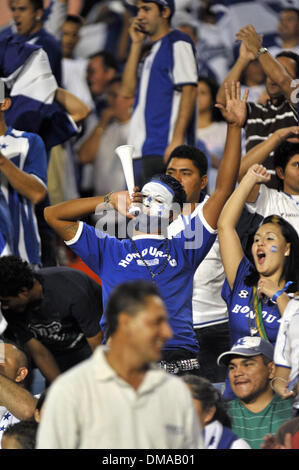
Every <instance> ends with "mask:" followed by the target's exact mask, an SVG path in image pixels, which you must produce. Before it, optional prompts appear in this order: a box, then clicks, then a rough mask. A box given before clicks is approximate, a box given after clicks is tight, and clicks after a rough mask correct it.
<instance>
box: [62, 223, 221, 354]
mask: <svg viewBox="0 0 299 470" xmlns="http://www.w3.org/2000/svg"><path fill="white" fill-rule="evenodd" d="M202 220H203V222H202ZM195 221H196V222H195ZM194 222H195V224H194V225H193V226H192V227H191V226H190V227H191V228H192V231H193V233H194V231H195V230H196V235H197V236H198V235H199V237H198V238H197V241H196V242H195V244H194V245H193V242H191V243H190V248H189V245H188V243H189V241H190V240H191V237H190V236H189V234H188V233H187V231H186V230H185V231H183V232H181V233H180V236H177V237H176V238H173V239H170V240H169V244H168V251H169V259H168V262H166V267H165V269H164V270H163V272H162V273H161V274H158V275H157V276H156V277H155V283H156V284H157V286H158V288H159V291H160V295H161V297H162V299H163V300H164V302H165V305H166V308H167V310H168V314H169V322H170V326H171V328H172V330H173V338H172V339H170V340H169V341H168V342H167V344H166V345H165V349H172V350H178V349H187V350H189V351H191V352H193V353H195V354H196V353H197V352H198V344H197V341H196V337H195V334H194V331H193V321H192V292H193V275H194V272H195V270H196V268H197V266H198V265H199V264H200V263H201V261H202V260H203V259H204V257H205V256H206V255H207V253H208V252H209V250H210V248H211V246H212V244H213V243H214V241H215V238H216V234H215V233H214V231H213V230H212V229H210V228H209V227H208V226H207V223H206V222H205V221H204V219H200V218H199V217H196V218H194V219H193V220H192V223H194ZM189 233H190V232H189ZM134 241H135V243H136V247H137V248H138V251H139V252H140V253H141V255H142V258H143V259H144V260H145V261H146V263H147V265H148V266H150V269H151V270H152V271H153V272H154V273H158V272H159V271H160V270H161V269H162V268H163V267H164V263H165V261H166V260H167V257H168V254H167V252H166V240H165V238H163V237H161V236H159V235H151V236H150V235H143V236H137V237H134ZM66 243H67V245H69V246H70V248H71V249H72V250H73V251H74V252H75V253H77V254H78V255H79V256H80V257H81V258H82V260H83V261H84V262H85V263H86V264H87V265H88V266H89V267H90V268H91V269H92V270H93V271H94V272H95V273H96V274H98V276H99V277H100V279H101V281H102V293H103V306H104V308H105V304H106V302H107V299H108V296H109V294H110V292H111V291H112V289H114V288H115V286H116V285H118V284H120V283H122V282H126V281H130V280H136V279H144V280H148V281H151V280H152V276H151V273H150V270H149V269H148V267H147V266H145V264H144V262H143V259H141V257H140V255H139V254H138V253H137V252H136V250H135V248H134V246H133V244H132V241H131V240H130V239H125V240H122V241H120V240H118V239H117V238H115V237H110V236H109V235H107V234H105V233H103V232H100V231H98V230H96V229H95V228H94V227H90V226H89V225H86V224H83V223H82V222H81V223H80V227H79V229H78V232H77V235H76V237H75V238H74V239H73V240H71V241H69V242H66ZM191 245H192V246H191ZM195 245H196V246H197V247H195ZM101 326H102V329H103V330H104V331H105V329H106V319H105V313H104V315H103V316H102V320H101Z"/></svg>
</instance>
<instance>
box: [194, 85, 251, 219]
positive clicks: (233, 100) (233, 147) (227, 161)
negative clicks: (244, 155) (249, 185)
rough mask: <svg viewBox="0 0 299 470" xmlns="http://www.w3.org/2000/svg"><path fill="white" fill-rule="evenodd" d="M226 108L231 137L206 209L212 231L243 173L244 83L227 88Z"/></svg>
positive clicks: (228, 132) (223, 109)
mask: <svg viewBox="0 0 299 470" xmlns="http://www.w3.org/2000/svg"><path fill="white" fill-rule="evenodd" d="M225 93H226V108H224V107H222V106H221V105H218V107H219V106H220V107H221V109H222V113H223V114H224V116H225V118H226V121H227V123H228V124H227V136H226V142H225V148H224V153H223V157H222V160H221V163H220V166H219V169H218V175H217V180H216V188H215V191H214V193H213V194H212V195H211V197H210V198H209V199H208V200H207V202H206V203H205V205H204V206H203V215H204V217H205V219H206V221H207V222H208V224H209V225H210V226H211V227H212V228H216V227H217V222H218V217H219V215H220V213H221V211H222V208H223V206H224V204H225V203H226V201H227V199H228V198H229V196H230V195H231V193H232V192H233V190H234V188H235V185H236V182H237V176H238V173H239V166H240V159H241V128H242V123H243V119H244V116H245V114H246V99H247V96H248V90H247V91H246V93H245V94H244V97H243V99H242V100H241V98H240V83H239V82H238V83H235V82H232V83H231V86H230V87H229V86H228V84H226V85H225Z"/></svg>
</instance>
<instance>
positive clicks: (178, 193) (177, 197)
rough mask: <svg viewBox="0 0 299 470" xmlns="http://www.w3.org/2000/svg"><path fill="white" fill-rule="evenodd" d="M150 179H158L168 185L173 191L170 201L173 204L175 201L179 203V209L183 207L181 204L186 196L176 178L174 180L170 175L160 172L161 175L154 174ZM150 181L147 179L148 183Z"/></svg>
mask: <svg viewBox="0 0 299 470" xmlns="http://www.w3.org/2000/svg"><path fill="white" fill-rule="evenodd" d="M150 181H160V182H161V183H164V184H166V185H167V186H169V187H170V188H171V189H172V190H173V192H174V196H173V201H172V202H173V203H174V204H175V203H177V204H179V205H180V208H181V209H182V208H183V204H184V203H185V202H186V198H187V196H186V192H185V190H184V188H183V186H182V185H181V183H180V182H179V181H178V180H176V179H175V178H174V177H173V176H171V175H166V174H161V175H154V176H153V177H152V178H151V179H150ZM150 181H148V183H149V182H150Z"/></svg>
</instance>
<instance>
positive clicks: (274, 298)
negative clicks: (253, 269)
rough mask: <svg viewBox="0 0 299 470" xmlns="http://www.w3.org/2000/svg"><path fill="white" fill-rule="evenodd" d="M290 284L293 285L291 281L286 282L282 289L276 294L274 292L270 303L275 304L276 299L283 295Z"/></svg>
mask: <svg viewBox="0 0 299 470" xmlns="http://www.w3.org/2000/svg"><path fill="white" fill-rule="evenodd" d="M291 284H293V281H289V282H287V283H286V285H285V286H284V288H283V289H281V290H278V291H277V292H275V294H274V295H273V297H272V299H271V300H272V302H275V301H276V299H277V297H279V296H280V295H281V294H283V293H284V292H285V291H286V290H287V288H288V287H289V286H290V285H291Z"/></svg>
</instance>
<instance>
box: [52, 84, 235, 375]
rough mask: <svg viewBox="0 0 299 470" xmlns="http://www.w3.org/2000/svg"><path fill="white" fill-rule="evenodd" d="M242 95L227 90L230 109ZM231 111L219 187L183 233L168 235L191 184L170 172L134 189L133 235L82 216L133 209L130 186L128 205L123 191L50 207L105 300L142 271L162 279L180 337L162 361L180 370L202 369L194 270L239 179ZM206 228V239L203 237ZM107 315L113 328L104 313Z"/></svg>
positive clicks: (150, 277)
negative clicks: (109, 231) (114, 233)
mask: <svg viewBox="0 0 299 470" xmlns="http://www.w3.org/2000/svg"><path fill="white" fill-rule="evenodd" d="M237 95H238V93H237V92H236V90H235V89H233V90H232V97H231V95H230V93H228V96H230V99H229V100H228V108H227V109H229V107H230V106H231V107H232V108H234V107H235V105H236V102H238V106H237V108H238V109H239V106H240V97H239V96H237ZM242 106H244V103H242ZM242 106H241V107H242ZM227 112H228V111H227ZM228 115H230V114H229V112H228ZM229 119H231V120H230V121H229ZM229 119H228V121H229V122H230V124H229V125H228V137H227V139H228V140H227V147H226V152H225V154H224V156H223V159H222V162H221V166H220V169H219V172H218V180H217V186H216V190H215V192H214V194H212V196H211V197H210V198H209V199H208V201H207V202H206V203H205V204H204V205H203V206H202V210H199V211H198V214H197V216H196V217H194V218H193V219H190V223H189V225H187V227H186V228H185V230H183V231H181V232H180V233H179V235H177V236H176V237H174V238H172V239H170V240H168V238H164V236H163V234H164V232H166V230H167V226H168V225H169V222H170V221H171V220H172V212H173V211H175V212H179V211H180V210H181V207H182V204H183V203H184V201H185V191H184V190H183V188H182V186H181V184H180V183H179V182H178V181H177V180H176V179H175V178H172V177H171V176H169V175H160V176H158V177H154V178H153V179H152V180H151V181H150V182H149V183H147V184H146V185H145V186H144V187H143V188H142V193H138V192H137V193H136V192H135V194H134V196H133V202H141V201H142V204H141V214H140V216H139V217H137V218H136V220H133V222H132V224H131V228H132V229H133V233H132V232H129V237H132V238H128V239H125V240H123V241H120V240H118V239H116V238H114V237H108V236H107V235H106V234H104V233H103V231H100V230H99V227H98V228H97V229H95V228H94V227H90V226H88V225H87V224H86V223H85V224H84V223H83V222H82V221H80V222H78V219H80V218H82V217H84V216H85V215H87V214H90V213H92V212H94V211H95V209H96V208H97V207H98V206H99V205H100V204H103V203H106V204H107V203H109V202H110V204H111V205H112V207H113V208H114V209H118V210H119V211H121V212H122V213H125V214H127V207H128V206H129V205H130V203H131V201H130V199H129V197H128V193H127V192H126V193H124V194H123V196H124V195H127V206H126V208H125V209H124V207H122V208H121V204H123V206H124V205H125V201H124V198H123V199H121V197H119V196H121V194H119V193H112V194H108V195H107V196H105V197H103V196H98V197H94V198H85V199H80V200H73V201H67V202H64V203H62V204H58V205H56V206H53V207H48V208H47V209H46V211H45V217H46V220H47V221H48V223H49V225H50V226H51V227H53V228H54V230H55V231H56V233H57V234H58V235H59V236H60V237H61V238H62V239H64V240H65V241H66V244H67V245H68V246H69V247H71V249H72V250H73V251H74V252H75V253H77V254H78V255H79V256H80V257H81V259H82V260H83V261H84V262H85V263H86V264H87V265H88V266H89V267H90V268H91V269H92V270H93V271H94V272H95V273H97V274H98V275H99V277H100V279H101V280H102V284H103V302H104V305H105V304H106V301H107V297H108V294H109V292H110V291H111V289H112V288H114V287H115V286H116V285H117V284H119V283H121V282H124V281H125V280H130V279H131V280H134V279H140V278H142V279H146V280H154V281H155V282H157V285H158V286H159V288H160V291H161V295H162V297H163V300H164V301H165V304H166V306H167V309H168V311H169V315H170V324H171V326H172V328H173V330H174V336H173V338H172V339H171V340H169V341H168V342H167V344H166V346H165V348H164V349H165V350H164V351H163V361H164V362H163V366H165V368H167V370H169V371H172V372H174V373H185V372H187V371H188V370H189V371H193V372H191V373H197V372H198V371H197V369H198V361H197V359H196V355H197V353H198V344H197V341H196V338H195V333H194V330H193V321H192V291H193V276H194V272H195V270H196V269H197V267H198V265H199V264H200V262H201V261H202V260H203V259H204V258H205V256H206V254H207V253H208V251H209V250H210V248H211V246H212V244H213V242H214V240H215V231H214V230H215V228H216V224H217V219H218V217H219V214H220V212H221V210H222V207H223V205H224V203H225V201H226V200H227V198H228V197H229V195H230V194H231V192H232V191H233V188H234V187H235V181H236V180H235V174H236V172H237V169H238V166H239V158H240V148H239V142H240V132H241V131H240V127H239V125H238V123H237V120H236V118H235V116H233V117H232V116H231V115H230V118H229ZM135 189H137V188H135ZM118 198H119V200H118ZM131 217H132V216H131ZM133 218H134V217H133ZM74 221H76V222H74ZM102 227H103V225H102ZM190 230H191V232H190ZM199 234H201V235H200V241H199V240H198V238H197V237H198V235H199ZM194 237H195V238H194ZM186 242H187V244H185V243H186ZM189 242H190V243H189ZM198 242H199V243H198ZM91 247H93V248H91ZM108 267H110V268H111V269H108ZM181 286H184V289H182V288H181ZM174 299H175V300H174ZM101 323H102V328H103V330H104V332H105V334H107V331H106V326H105V315H103V319H102V322H101ZM189 359H192V361H191V360H189Z"/></svg>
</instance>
